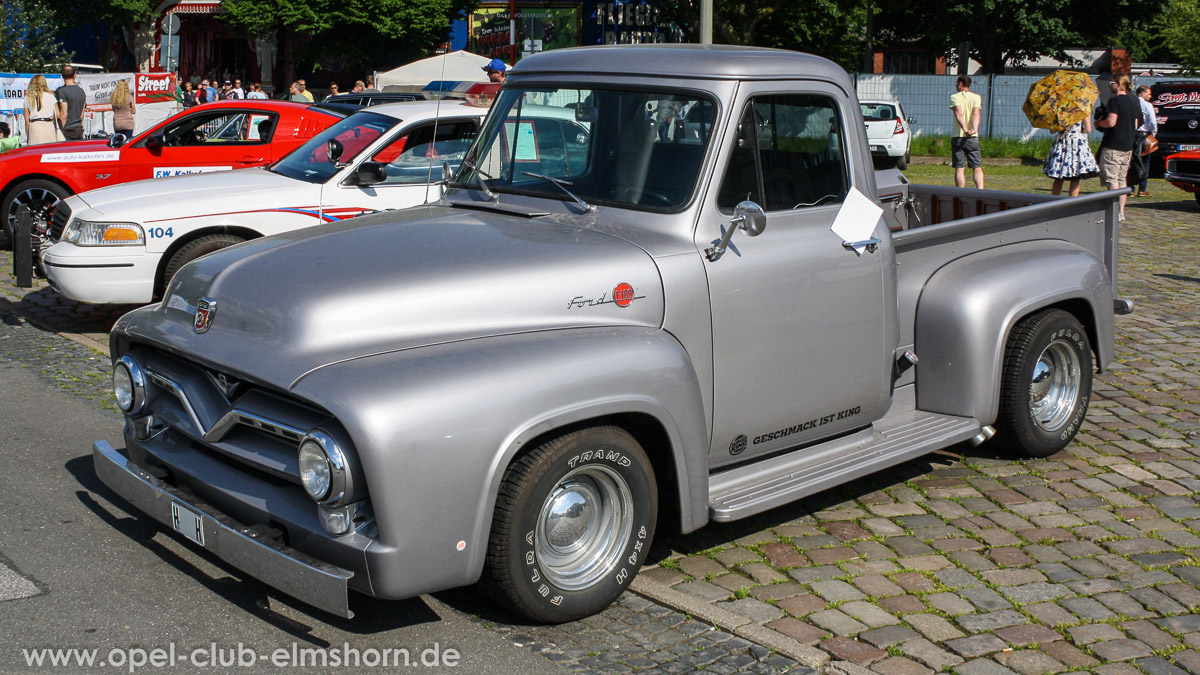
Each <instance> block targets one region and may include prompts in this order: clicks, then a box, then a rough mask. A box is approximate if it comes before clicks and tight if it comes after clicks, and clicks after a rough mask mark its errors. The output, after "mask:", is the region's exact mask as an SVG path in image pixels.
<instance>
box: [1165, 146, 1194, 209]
mask: <svg viewBox="0 0 1200 675" xmlns="http://www.w3.org/2000/svg"><path fill="white" fill-rule="evenodd" d="M1163 178H1166V179H1167V182H1168V183H1170V184H1171V185H1174V186H1175V187H1177V188H1179V189H1180V190H1185V191H1187V192H1190V193H1192V194H1193V195H1195V197H1196V202H1197V203H1200V150H1186V151H1184V152H1177V153H1175V154H1173V155H1170V156H1168V157H1167V168H1166V171H1165V172H1164V173H1163Z"/></svg>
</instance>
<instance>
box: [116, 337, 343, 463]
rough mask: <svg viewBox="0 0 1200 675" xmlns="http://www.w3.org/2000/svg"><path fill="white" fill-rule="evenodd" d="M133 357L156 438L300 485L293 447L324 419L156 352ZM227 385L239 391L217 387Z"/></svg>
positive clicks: (326, 416)
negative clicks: (182, 442)
mask: <svg viewBox="0 0 1200 675" xmlns="http://www.w3.org/2000/svg"><path fill="white" fill-rule="evenodd" d="M132 355H133V357H134V358H135V359H137V360H138V361H139V363H141V364H142V366H143V369H144V370H145V373H146V378H147V380H148V383H147V386H148V392H147V401H148V403H147V409H148V413H149V415H150V416H151V417H152V418H153V425H154V428H156V429H158V430H159V431H158V433H162V432H164V431H169V433H172V434H175V435H177V436H181V437H183V438H184V439H186V440H187V441H189V442H190V444H191V445H192V446H193V447H194V448H195V449H196V451H198V452H210V453H216V454H219V455H221V456H223V457H224V458H226V459H229V460H233V461H235V462H238V463H241V464H244V465H245V466H246V468H249V469H253V470H255V471H261V472H265V473H268V474H270V475H272V476H275V477H278V478H283V479H285V480H287V481H290V482H293V483H298V482H299V479H300V478H299V467H298V465H297V458H296V451H297V447H298V446H299V444H300V440H301V439H302V438H303V437H304V435H305V434H306V433H307V432H308V430H310V429H312V428H314V427H316V426H320V425H322V424H326V423H329V422H330V421H331V417H330V415H329V414H328V413H325V412H323V411H321V410H318V409H316V408H313V407H311V406H308V405H305V404H304V403H302V402H300V401H297V400H295V399H292V398H290V397H287V396H286V395H281V394H279V393H276V392H274V391H271V390H268V389H266V388H263V387H257V386H254V385H251V384H248V383H246V382H245V381H244V380H235V379H233V378H230V377H227V376H219V374H214V373H213V372H212V371H210V370H208V369H206V368H204V367H202V366H200V365H197V364H194V363H191V362H189V361H186V360H183V359H180V358H177V357H174V356H170V355H167V354H164V353H161V352H157V351H153V350H148V349H140V350H135V351H134V352H133V354H132ZM214 375H218V376H214ZM227 382H237V383H238V385H237V386H236V387H226V388H225V389H224V390H223V389H222V387H221V385H220V383H227ZM227 392H228V393H227Z"/></svg>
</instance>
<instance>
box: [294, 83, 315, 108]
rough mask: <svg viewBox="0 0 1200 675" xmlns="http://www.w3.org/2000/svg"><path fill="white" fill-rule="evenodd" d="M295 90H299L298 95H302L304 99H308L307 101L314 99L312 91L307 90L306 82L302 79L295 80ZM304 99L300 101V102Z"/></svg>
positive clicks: (310, 101) (311, 101) (313, 100)
mask: <svg viewBox="0 0 1200 675" xmlns="http://www.w3.org/2000/svg"><path fill="white" fill-rule="evenodd" d="M296 90H297V91H299V92H300V95H301V96H303V97H304V101H308V102H309V103H313V102H315V101H316V99H314V98H313V95H312V92H311V91H309V90H308V83H307V82H305V81H304V80H296ZM304 101H301V103H303V102H304Z"/></svg>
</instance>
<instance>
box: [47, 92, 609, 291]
mask: <svg viewBox="0 0 1200 675" xmlns="http://www.w3.org/2000/svg"><path fill="white" fill-rule="evenodd" d="M546 110H547V113H546V116H547V117H549V118H550V119H548V120H547V121H546V124H543V125H539V129H538V131H539V132H540V133H539V136H544V137H545V138H543V139H540V140H537V141H535V142H536V143H539V144H541V143H542V141H544V140H547V139H550V138H551V136H553V137H555V138H560V139H561V138H567V139H574V138H576V137H577V136H578V135H579V134H580V133H583V134H586V133H587V132H588V124H587V123H586V122H582V123H581V122H576V121H575V116H574V113H573V111H571V110H568V109H566V108H561V107H560V108H546ZM486 113H487V108H486V107H478V106H471V105H468V104H466V103H462V102H460V101H458V100H443V101H441V102H440V104H439V103H438V102H437V101H416V102H408V103H392V104H386V105H379V106H373V107H371V108H369V109H365V110H361V111H359V112H356V113H354V114H353V115H351V116H349V117H347V118H346V119H344V120H342V121H340V122H338V123H337V124H334V125H333V126H331V127H329V128H328V129H326V130H325V131H323V132H322V133H320V134H317V135H316V136H314V137H313V138H312V139H311V140H309V141H308V142H306V143H305V144H304V145H302V146H300V147H299V148H298V149H296V150H295V151H294V152H292V153H290V154H289V155H287V156H286V157H284V158H283V159H281V160H279V161H278V162H275V163H274V164H272V165H270V166H268V167H264V168H262V169H249V170H244V171H231V172H223V173H206V174H198V175H192V176H181V177H178V178H166V179H158V180H155V181H138V182H135V183H127V184H125V185H118V186H113V187H110V188H103V189H100V190H93V191H91V192H85V193H82V194H79V195H76V196H73V197H69V198H68V199H67V200H66V201H65V202H64V203H65V208H63V207H59V209H58V212H57V213H56V219H55V220H56V223H55V226H54V227H53V228H52V230H51V233H52V235H57V237H56V238H57V240H58V241H57V243H55V244H53V245H51V246H48V247H46V248H43V249H42V252H41V254H40V256H41V261H42V264H43V267H44V269H45V273H46V276H47V278H48V279H49V280H50V283H51V284H52V286H53V287H54V288H56V289H57V290H58V291H59V292H61V293H62V294H63V295H66V296H67V297H69V298H72V299H74V300H78V301H80V302H90V303H146V302H151V301H152V300H153V299H155V298H157V297H160V296H161V294H162V292H163V290H164V289H165V287H166V284H167V282H168V281H170V279H171V278H172V277H173V276H174V275H175V272H176V271H178V270H179V268H180V267H182V266H183V265H185V264H187V263H188V262H190V261H192V260H195V259H196V258H198V257H200V256H202V255H204V254H206V253H211V252H213V251H216V250H218V249H221V248H224V247H226V246H229V245H232V244H236V243H239V242H242V241H246V240H249V239H254V238H257V237H261V236H265V235H271V234H277V233H280V232H286V231H290V230H295V229H299V228H302V227H310V226H313V225H319V224H322V223H329V222H334V221H338V220H344V219H346V218H352V217H354V216H357V215H361V214H364V213H370V212H372V211H381V210H385V209H399V208H407V207H410V206H418V205H420V204H423V203H426V202H429V201H435V200H437V199H438V197H439V196H440V193H441V184H440V181H441V177H442V164H443V162H446V163H449V164H450V165H451V168H457V165H458V163H459V161H460V160H461V159H462V157H463V155H464V154H465V153H466V151H467V149H468V148H469V147H470V145H471V143H472V142H473V141H474V139H475V137H476V136H477V135H478V132H479V125H480V124H481V122H482V120H483V117H484V115H485V114H486ZM550 126H554V127H556V128H555V129H553V130H551V129H550V128H549V127H550ZM557 127H562V128H561V129H558V128H557ZM551 131H554V132H555V133H553V134H551V133H550V132H551ZM567 131H570V132H571V133H569V134H568V133H566V132H567Z"/></svg>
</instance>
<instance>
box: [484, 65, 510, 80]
mask: <svg viewBox="0 0 1200 675" xmlns="http://www.w3.org/2000/svg"><path fill="white" fill-rule="evenodd" d="M483 72H485V73H487V78H488V82H501V83H503V82H504V79H505V78H506V77H508V64H507V63H505V62H504V60H503V59H492V60H491V61H488V64H487V65H486V66H484V67H483Z"/></svg>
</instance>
